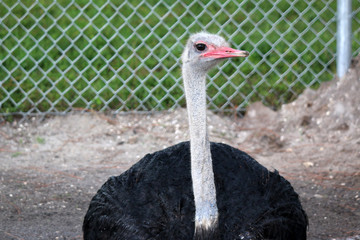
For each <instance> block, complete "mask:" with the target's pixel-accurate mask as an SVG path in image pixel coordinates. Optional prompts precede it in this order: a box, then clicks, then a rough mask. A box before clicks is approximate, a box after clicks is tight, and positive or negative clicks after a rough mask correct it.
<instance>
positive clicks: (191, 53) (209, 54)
mask: <svg viewBox="0 0 360 240" xmlns="http://www.w3.org/2000/svg"><path fill="white" fill-rule="evenodd" d="M229 46H230V44H229V43H228V42H227V41H226V40H225V39H224V38H223V37H221V36H219V35H215V34H210V33H206V32H200V33H197V34H194V35H192V36H191V37H190V38H189V40H188V41H187V44H186V46H185V50H184V52H183V54H182V62H183V64H184V65H187V64H191V68H193V69H196V71H204V72H207V71H209V70H210V69H211V68H213V67H214V66H215V65H217V64H218V63H219V62H221V61H222V60H224V59H225V58H232V57H247V56H248V55H249V52H247V51H242V50H235V49H232V48H230V47H229Z"/></svg>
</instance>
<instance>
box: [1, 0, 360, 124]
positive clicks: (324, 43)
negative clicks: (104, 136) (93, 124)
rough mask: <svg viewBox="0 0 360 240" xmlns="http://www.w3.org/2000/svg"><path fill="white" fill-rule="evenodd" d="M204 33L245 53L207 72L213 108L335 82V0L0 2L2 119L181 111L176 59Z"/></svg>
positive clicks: (357, 38) (270, 99)
mask: <svg viewBox="0 0 360 240" xmlns="http://www.w3.org/2000/svg"><path fill="white" fill-rule="evenodd" d="M352 4H353V9H354V11H353V18H352V30H353V41H352V49H353V55H356V54H358V53H359V52H360V11H359V9H360V2H359V1H358V0H354V1H352ZM203 30H206V31H209V32H212V33H220V34H221V35H223V36H224V37H225V38H227V39H229V40H230V42H231V45H232V46H233V47H236V48H239V49H243V50H247V51H249V52H250V57H248V58H246V59H234V60H231V61H227V62H225V64H224V65H222V66H220V67H219V68H218V69H217V70H214V71H212V72H210V74H209V75H210V76H209V82H208V104H209V108H211V109H213V110H215V111H220V112H226V111H231V112H233V111H237V112H241V111H243V110H244V109H245V107H246V104H248V103H249V102H254V101H263V102H264V103H265V104H267V105H269V106H272V107H273V108H276V107H278V106H279V105H280V104H282V103H285V102H289V101H291V100H293V99H294V98H296V96H297V95H298V94H300V93H301V92H302V91H303V90H304V89H305V88H308V87H314V88H316V87H318V86H319V84H320V83H321V82H322V81H328V80H331V79H332V78H333V77H334V74H335V69H336V66H335V58H336V42H335V41H336V1H335V0H211V1H193V0H185V1H171V0H164V1H157V0H148V1H145V0H142V1H141V0H128V1H123V0H119V1H118V0H107V1H105V0H93V1H88V0H59V1H46V0H38V1H34V0H33V1H32V0H24V1H14V0H2V1H1V2H0V62H1V65H0V81H1V86H0V118H1V116H2V117H8V116H14V115H20V116H21V117H27V116H32V115H44V114H64V113H67V112H69V111H74V110H83V111H85V110H89V109H93V110H99V111H109V112H114V113H118V112H123V111H138V112H140V111H154V110H155V111H157V110H163V109H172V108H176V107H179V106H181V107H183V106H185V100H184V92H183V87H182V82H181V69H180V66H181V62H180V55H181V52H182V50H183V47H184V44H185V41H186V39H187V38H188V36H189V34H191V33H194V32H198V31H203Z"/></svg>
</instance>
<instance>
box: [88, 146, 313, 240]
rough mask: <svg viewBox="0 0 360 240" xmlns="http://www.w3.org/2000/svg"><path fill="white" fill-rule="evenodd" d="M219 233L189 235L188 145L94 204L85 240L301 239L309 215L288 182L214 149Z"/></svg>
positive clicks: (236, 153)
mask: <svg viewBox="0 0 360 240" xmlns="http://www.w3.org/2000/svg"><path fill="white" fill-rule="evenodd" d="M211 156H212V160H213V171H214V176H215V185H216V193H217V205H218V209H219V221H218V227H217V228H216V229H211V230H210V231H198V232H197V233H198V234H197V235H195V236H194V228H195V227H194V226H195V224H194V215H195V206H194V195H193V191H192V181H191V174H190V144H189V142H183V143H180V144H177V145H175V146H172V147H169V148H167V149H165V150H162V151H158V152H155V153H153V154H148V155H146V156H145V157H144V158H143V159H141V160H140V161H139V162H138V163H136V164H135V165H133V166H132V167H131V168H130V169H129V170H127V171H126V172H124V173H123V174H121V175H120V176H117V177H111V178H109V180H108V181H107V182H106V183H105V184H104V185H103V186H102V187H101V188H100V190H99V191H98V192H97V194H96V195H95V196H94V197H93V199H92V200H91V203H90V206H89V209H88V212H87V213H86V216H85V219H84V225H83V231H84V239H85V240H89V239H90V240H91V239H109V240H115V239H116V240H120V239H126V240H140V239H144V240H145V239H176V240H182V239H184V240H190V239H224V240H227V239H231V240H235V239H242V240H244V239H284V240H292V239H295V240H304V239H306V230H307V217H306V214H305V212H304V211H303V209H302V207H301V204H300V201H299V198H298V195H297V194H296V193H295V191H294V189H293V188H292V186H291V185H290V183H289V182H288V181H287V180H285V179H284V178H283V177H281V176H280V175H279V174H278V173H277V172H270V171H268V170H267V169H266V168H265V167H263V166H262V165H260V164H259V163H258V162H256V161H255V160H254V159H253V158H251V157H250V156H249V155H247V154H246V153H244V152H242V151H240V150H237V149H235V148H232V147H230V146H228V145H225V144H220V143H211Z"/></svg>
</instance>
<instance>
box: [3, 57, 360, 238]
mask: <svg viewBox="0 0 360 240" xmlns="http://www.w3.org/2000/svg"><path fill="white" fill-rule="evenodd" d="M359 90H360V62H358V61H356V60H354V66H353V68H352V69H351V71H350V73H349V74H348V75H347V76H346V77H345V78H343V79H340V80H338V79H335V80H333V81H331V82H329V83H327V84H323V85H322V86H321V87H320V89H319V90H317V91H312V90H306V91H305V92H304V93H303V94H302V95H301V96H300V97H299V98H298V99H297V100H296V101H294V102H293V103H290V104H287V105H284V106H283V107H282V109H281V110H279V111H278V112H273V111H272V110H270V109H268V108H266V107H264V106H263V105H262V104H260V103H255V104H252V105H251V106H250V107H249V109H248V111H247V114H246V116H245V117H244V118H241V119H240V118H234V117H228V116H220V115H216V114H213V113H211V112H209V117H208V122H209V131H210V138H211V140H212V141H217V142H225V143H227V144H230V145H232V146H234V147H237V148H239V149H242V150H244V151H246V152H248V153H249V154H250V155H252V156H253V157H254V158H255V159H257V160H258V161H259V162H260V163H262V164H263V165H265V166H266V167H268V168H269V169H277V170H279V171H280V173H281V174H282V175H284V176H285V177H286V178H287V179H288V180H289V181H290V182H291V183H292V184H293V186H294V187H295V189H296V191H297V192H298V193H299V195H300V197H301V201H302V203H303V206H304V208H305V210H306V212H307V214H308V217H309V221H310V227H309V231H308V239H327V240H330V239H337V240H340V239H347V240H355V239H360V94H359ZM188 139H189V136H188V125H187V118H186V110H185V109H178V110H175V111H172V112H162V113H153V114H148V115H145V114H127V115H119V116H117V117H116V118H112V117H109V116H105V115H102V114H98V113H88V114H76V113H74V114H69V115H67V116H63V117H61V116H58V117H51V118H48V119H46V120H44V121H41V122H39V121H37V119H32V120H29V121H27V122H23V123H16V122H14V123H8V122H2V123H1V124H0V170H1V171H0V179H1V183H0V212H1V214H0V239H4V240H7V239H26V240H28V239H29V240H30V239H82V232H81V225H82V220H83V217H84V214H85V212H86V210H87V207H88V204H89V201H90V199H91V198H92V196H93V195H94V194H95V192H96V191H97V189H98V188H99V187H100V186H101V185H102V184H103V183H104V182H105V181H106V180H107V178H108V177H109V176H111V175H119V174H120V173H122V172H123V171H124V170H126V169H128V168H129V167H130V166H131V165H132V164H134V163H135V162H136V161H137V160H139V159H140V158H141V157H142V156H144V155H145V154H146V153H149V152H154V151H157V150H160V149H163V148H165V147H168V146H170V145H173V144H175V143H178V142H180V141H185V140H188Z"/></svg>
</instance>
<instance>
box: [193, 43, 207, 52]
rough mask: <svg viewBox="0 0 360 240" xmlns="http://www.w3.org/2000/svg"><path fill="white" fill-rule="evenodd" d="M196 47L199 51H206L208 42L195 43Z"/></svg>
mask: <svg viewBox="0 0 360 240" xmlns="http://www.w3.org/2000/svg"><path fill="white" fill-rule="evenodd" d="M195 47H196V49H197V50H198V51H204V50H205V49H206V44H205V43H197V44H195Z"/></svg>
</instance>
